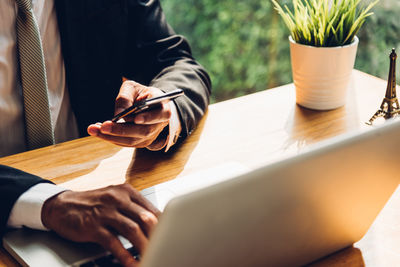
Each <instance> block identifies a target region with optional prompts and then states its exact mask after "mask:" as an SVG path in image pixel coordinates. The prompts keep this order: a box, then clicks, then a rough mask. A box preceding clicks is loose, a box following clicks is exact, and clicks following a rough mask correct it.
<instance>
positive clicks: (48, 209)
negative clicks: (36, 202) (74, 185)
mask: <svg viewBox="0 0 400 267" xmlns="http://www.w3.org/2000/svg"><path fill="white" fill-rule="evenodd" d="M68 192H70V191H63V192H60V193H58V194H56V195H54V196H52V197H50V198H48V199H47V200H46V201H45V202H44V204H43V208H42V211H41V220H42V223H43V225H44V227H46V228H47V229H49V230H52V229H53V227H52V220H51V219H52V214H53V213H54V209H56V207H57V204H58V203H59V202H60V199H61V198H62V197H63V195H65V194H67V193H68Z"/></svg>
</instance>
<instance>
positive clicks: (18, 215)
mask: <svg viewBox="0 0 400 267" xmlns="http://www.w3.org/2000/svg"><path fill="white" fill-rule="evenodd" d="M66 190H67V189H65V188H62V187H60V186H57V185H54V184H49V183H40V184H37V185H34V186H32V187H31V188H29V189H28V190H27V191H25V192H24V193H23V194H22V195H21V196H20V197H19V198H18V199H17V201H16V202H15V204H14V206H13V208H12V210H11V213H10V216H9V218H8V222H7V225H8V226H9V227H13V228H21V227H23V226H26V227H29V228H32V229H38V230H48V229H47V228H46V227H45V226H44V225H43V223H42V207H43V204H44V202H45V201H46V200H47V199H49V198H51V197H52V196H54V195H57V194H59V193H61V192H63V191H66Z"/></svg>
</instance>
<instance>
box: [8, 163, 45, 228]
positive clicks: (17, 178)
mask: <svg viewBox="0 0 400 267" xmlns="http://www.w3.org/2000/svg"><path fill="white" fill-rule="evenodd" d="M43 182H47V183H51V182H50V181H47V180H44V179H42V178H40V177H38V176H35V175H32V174H29V173H26V172H23V171H20V170H17V169H14V168H11V167H7V166H4V165H0V199H1V205H0V236H3V234H4V231H5V229H6V225H7V220H8V217H9V215H10V212H11V209H12V208H13V206H14V203H15V202H16V201H17V199H18V198H19V197H20V196H21V195H22V194H23V193H24V192H25V191H27V190H28V189H29V188H31V187H32V186H34V185H36V184H38V183H43Z"/></svg>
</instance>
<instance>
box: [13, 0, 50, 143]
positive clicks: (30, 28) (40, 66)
mask: <svg viewBox="0 0 400 267" xmlns="http://www.w3.org/2000/svg"><path fill="white" fill-rule="evenodd" d="M16 2H17V4H18V15H17V44H18V53H19V66H20V74H21V84H22V93H23V102H24V114H25V132H26V141H27V145H28V148H29V149H35V148H40V147H43V146H48V145H52V144H54V133H53V129H52V123H51V116H50V108H49V94H48V89H47V77H46V68H45V63H44V56H43V47H42V42H41V39H40V34H39V27H38V24H37V22H36V18H35V16H34V14H33V9H32V0H16Z"/></svg>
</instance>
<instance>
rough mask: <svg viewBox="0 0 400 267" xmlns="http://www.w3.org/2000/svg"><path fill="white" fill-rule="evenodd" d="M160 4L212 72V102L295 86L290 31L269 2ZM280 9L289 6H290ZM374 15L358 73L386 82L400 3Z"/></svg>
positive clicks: (382, 5)
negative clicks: (293, 84)
mask: <svg viewBox="0 0 400 267" xmlns="http://www.w3.org/2000/svg"><path fill="white" fill-rule="evenodd" d="M364 1H365V2H366V3H368V2H369V1H368V0H364ZM161 3H162V6H163V8H164V11H165V13H166V16H167V20H168V22H169V23H170V24H171V26H172V27H173V28H174V29H175V31H176V32H177V33H179V34H182V35H184V36H186V38H187V39H188V40H189V42H190V44H191V46H192V50H193V54H194V56H195V58H196V59H197V60H198V61H199V62H200V63H201V64H202V65H204V66H205V67H206V69H207V70H208V71H209V73H210V75H211V79H212V82H213V95H212V102H218V101H222V100H226V99H229V98H233V97H237V96H241V95H245V94H249V93H252V92H256V91H261V90H265V89H266V88H271V87H276V86H278V85H283V84H287V83H291V82H292V74H291V67H290V54H289V43H288V35H289V31H288V30H287V28H286V26H285V25H284V24H283V22H282V19H281V18H280V16H279V15H278V14H277V12H276V11H275V10H274V9H273V7H272V3H271V1H270V0H245V1H235V0H183V1H182V0H161ZM279 3H281V4H288V5H289V6H290V3H291V0H280V1H279ZM373 12H374V13H375V14H374V15H373V16H372V17H369V18H368V19H367V21H366V23H365V24H364V25H363V27H362V28H361V31H360V32H359V33H358V37H359V38H360V44H359V48H358V53H357V59H356V66H355V68H356V69H359V70H362V71H364V72H367V73H369V74H372V75H375V76H378V77H381V78H383V79H387V75H388V71H389V54H390V51H391V48H393V47H395V48H400V1H399V0H380V2H379V3H378V5H377V6H376V7H375V8H374V9H373ZM399 51H400V50H399ZM399 54H400V53H399ZM399 76H400V75H397V77H398V81H399V78H400V77H399Z"/></svg>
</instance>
